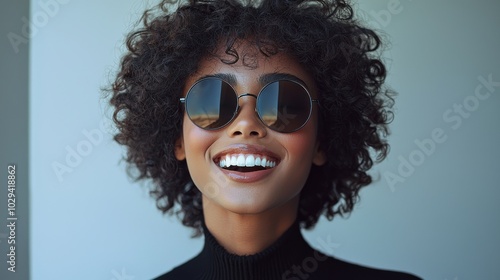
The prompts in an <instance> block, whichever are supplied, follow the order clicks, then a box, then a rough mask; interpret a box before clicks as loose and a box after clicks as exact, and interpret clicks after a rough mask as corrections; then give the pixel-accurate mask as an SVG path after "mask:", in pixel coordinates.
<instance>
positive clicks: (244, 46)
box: [186, 43, 315, 89]
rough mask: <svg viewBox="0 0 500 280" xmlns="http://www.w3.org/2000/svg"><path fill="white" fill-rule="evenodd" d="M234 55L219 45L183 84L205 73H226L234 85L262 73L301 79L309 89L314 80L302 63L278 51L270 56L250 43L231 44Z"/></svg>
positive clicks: (247, 82)
mask: <svg viewBox="0 0 500 280" xmlns="http://www.w3.org/2000/svg"><path fill="white" fill-rule="evenodd" d="M234 50H235V52H236V54H237V55H238V60H237V61H236V62H235V63H227V62H228V61H234V60H235V56H234V55H231V54H227V53H225V47H220V48H219V49H218V50H217V52H216V53H215V55H212V56H208V57H205V58H203V59H202V60H201V61H200V62H199V64H198V69H197V71H196V72H195V73H193V75H191V76H190V77H189V78H188V80H187V82H186V86H187V87H189V86H190V85H192V84H193V83H194V82H196V81H197V80H199V79H200V78H202V77H204V76H207V75H216V74H229V75H231V76H234V78H235V81H234V82H235V84H236V87H239V86H244V85H250V84H255V83H258V82H259V80H260V79H261V77H262V76H265V75H269V74H276V73H279V74H288V75H292V76H295V77H297V78H298V79H299V80H301V81H304V83H305V86H306V87H308V88H310V89H313V88H314V86H315V85H314V80H313V79H312V77H311V76H310V75H309V74H308V72H307V71H306V70H305V69H304V67H303V66H302V65H300V63H299V62H298V61H297V60H296V59H295V58H294V57H292V56H290V55H288V54H286V53H283V52H278V53H276V54H274V55H271V56H265V55H264V54H262V53H261V52H260V51H259V49H258V48H257V47H256V46H255V45H254V44H250V43H239V44H235V48H234Z"/></svg>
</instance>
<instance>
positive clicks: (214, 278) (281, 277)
mask: <svg viewBox="0 0 500 280" xmlns="http://www.w3.org/2000/svg"><path fill="white" fill-rule="evenodd" d="M203 230H204V233H205V245H204V247H203V250H202V251H201V253H200V254H198V255H197V256H196V257H194V258H193V259H191V260H189V261H187V262H186V263H184V264H182V265H180V266H178V267H176V268H174V269H173V270H172V271H170V272H168V273H166V274H163V275H161V276H159V277H158V278H156V279H155V280H191V279H193V280H198V279H199V280H201V279H205V280H209V279H210V280H305V279H307V280H325V279H328V280H329V279H338V280H346V279H352V280H364V279H374V280H418V279H421V278H418V277H416V276H413V275H410V274H407V273H402V272H393V271H387V270H380V269H374V268H368V267H364V266H360V265H356V264H352V263H348V262H345V261H342V260H339V259H336V258H333V257H328V256H325V255H323V254H321V253H319V252H318V251H316V250H314V249H313V248H311V247H310V246H309V244H308V243H307V242H306V241H305V240H304V238H303V237H302V234H301V232H300V228H299V225H298V224H297V223H295V224H293V225H292V226H291V227H290V228H289V229H288V230H287V231H286V232H285V233H284V234H283V235H282V236H281V237H280V238H279V239H278V240H277V241H276V242H275V243H274V244H272V245H271V246H269V247H268V248H267V249H265V250H264V251H262V252H260V253H257V254H255V255H248V256H238V255H234V254H231V253H229V252H227V251H226V250H225V249H224V248H223V247H222V246H221V245H219V243H218V242H217V240H216V239H215V238H214V237H213V235H212V234H211V233H210V231H208V229H207V228H206V227H204V228H203Z"/></svg>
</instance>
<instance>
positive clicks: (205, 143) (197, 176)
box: [183, 117, 217, 185]
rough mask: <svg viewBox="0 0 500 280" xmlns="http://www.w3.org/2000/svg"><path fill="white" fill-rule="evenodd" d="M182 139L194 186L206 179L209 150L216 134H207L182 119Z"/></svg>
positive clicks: (187, 120) (185, 119)
mask: <svg viewBox="0 0 500 280" xmlns="http://www.w3.org/2000/svg"><path fill="white" fill-rule="evenodd" d="M183 139H184V148H185V154H186V162H187V165H188V169H189V173H190V175H191V178H192V179H193V182H194V183H195V184H196V185H199V184H201V183H203V181H204V180H205V179H206V178H204V177H206V174H205V173H207V172H206V170H207V164H210V160H211V159H210V155H209V152H208V150H209V148H210V146H211V145H212V144H213V143H214V142H215V141H216V140H217V133H214V132H208V131H206V130H203V129H201V128H199V127H197V126H195V125H194V124H193V123H192V122H191V121H190V120H189V119H188V118H186V117H185V118H184V125H183Z"/></svg>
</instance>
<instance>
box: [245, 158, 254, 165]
mask: <svg viewBox="0 0 500 280" xmlns="http://www.w3.org/2000/svg"><path fill="white" fill-rule="evenodd" d="M245 166H246V167H254V166H255V157H254V156H252V155H249V156H248V157H247V159H246V160H245Z"/></svg>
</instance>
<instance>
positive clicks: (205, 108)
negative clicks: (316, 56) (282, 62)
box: [180, 77, 319, 133]
mask: <svg viewBox="0 0 500 280" xmlns="http://www.w3.org/2000/svg"><path fill="white" fill-rule="evenodd" d="M244 96H251V97H254V98H256V99H257V102H256V106H255V111H256V112H257V115H258V116H259V119H260V120H261V121H262V123H263V124H264V125H266V126H267V127H268V128H270V129H272V130H274V131H277V132H281V133H290V132H294V131H297V130H299V129H301V128H302V127H303V126H304V125H305V124H306V123H307V122H308V121H309V118H310V117H311V112H312V103H313V102H319V101H318V100H317V99H312V98H311V95H310V94H309V92H308V91H307V89H306V88H305V87H304V86H303V85H302V84H300V83H298V82H296V81H293V80H286V79H285V80H277V81H273V82H271V83H269V84H267V85H265V86H264V87H263V88H262V89H261V90H260V92H259V94H258V95H254V94H250V93H244V94H241V95H238V94H237V93H236V91H235V90H234V89H233V87H232V86H231V85H230V84H229V83H227V82H226V81H224V80H222V79H220V78H217V77H208V78H203V79H200V80H198V81H196V82H195V83H194V85H193V86H192V87H191V88H190V89H189V91H188V93H187V95H186V97H182V98H180V102H181V103H184V104H185V106H186V112H187V114H188V117H189V119H190V120H191V121H192V122H193V123H194V124H195V125H196V126H198V127H200V128H203V129H206V130H216V129H220V128H222V127H224V126H226V125H228V124H229V123H231V122H232V121H233V120H234V118H235V117H236V116H237V114H238V110H239V105H238V100H239V99H240V98H241V97H244Z"/></svg>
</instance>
